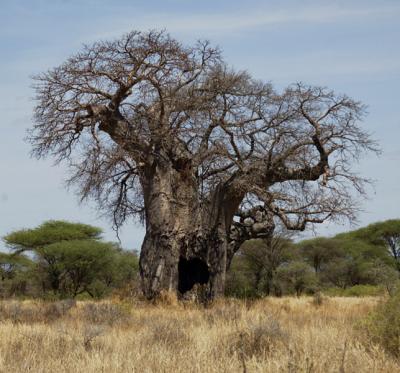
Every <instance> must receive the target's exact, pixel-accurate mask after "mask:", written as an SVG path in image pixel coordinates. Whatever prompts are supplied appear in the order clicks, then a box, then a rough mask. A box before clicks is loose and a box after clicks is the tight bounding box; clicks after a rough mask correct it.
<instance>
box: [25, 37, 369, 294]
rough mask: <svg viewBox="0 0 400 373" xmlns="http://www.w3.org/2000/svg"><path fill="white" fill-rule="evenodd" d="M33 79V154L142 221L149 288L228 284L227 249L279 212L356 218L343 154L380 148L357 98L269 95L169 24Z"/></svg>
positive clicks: (214, 288)
mask: <svg viewBox="0 0 400 373" xmlns="http://www.w3.org/2000/svg"><path fill="white" fill-rule="evenodd" d="M35 89H36V103H37V104H36V109H35V117H34V118H35V125H34V128H33V129H32V131H31V133H30V135H29V139H30V141H31V143H32V145H33V154H34V155H36V156H38V157H44V156H47V155H50V156H52V157H55V159H56V160H57V161H64V160H65V161H67V162H68V164H69V166H70V167H71V171H72V174H71V177H70V179H69V181H70V182H71V183H73V184H75V185H78V190H79V191H80V193H81V197H82V199H86V198H90V197H93V198H94V199H96V200H97V202H98V203H99V206H100V208H101V209H102V210H103V211H107V212H109V213H110V214H111V216H112V217H113V220H114V223H115V225H116V226H119V225H121V224H122V223H123V222H124V221H125V220H126V219H127V218H128V217H131V216H136V217H139V218H140V219H142V221H144V222H145V226H146V234H145V238H144V241H143V244H142V248H141V254H140V271H141V276H142V287H143V291H144V293H145V295H146V296H147V297H149V298H151V297H153V296H155V295H157V294H158V293H159V292H160V290H162V289H168V290H173V291H174V290H177V289H180V290H181V291H183V292H184V291H185V290H188V289H189V288H190V286H191V285H192V284H185V283H182V281H184V279H187V278H188V273H187V272H190V273H191V274H192V278H195V279H197V281H198V282H202V283H207V284H208V288H209V295H210V297H213V296H216V295H219V294H222V292H223V288H224V282H225V272H226V269H227V266H229V263H230V260H231V258H232V256H233V254H234V252H235V250H237V249H238V248H239V247H240V245H241V243H242V242H243V240H245V239H247V238H249V237H263V238H265V237H268V236H270V235H271V234H272V232H273V228H274V219H280V220H281V221H282V222H283V224H284V225H285V226H286V227H287V228H288V229H300V230H302V229H304V228H305V227H306V226H307V225H308V224H310V223H320V222H323V221H325V220H327V219H335V218H340V217H348V218H352V217H353V215H354V212H355V209H356V204H355V203H354V201H353V200H352V198H351V196H350V191H351V190H352V189H354V188H355V189H356V190H357V191H358V192H361V193H362V192H363V189H362V184H363V180H362V179H361V178H359V177H358V176H357V175H355V174H353V173H352V172H351V171H350V165H351V162H352V161H353V160H354V159H355V158H357V157H358V156H359V155H360V154H361V153H362V152H363V151H369V150H372V151H374V150H376V149H375V144H374V142H373V141H371V139H370V137H369V135H368V134H367V133H366V132H365V131H364V130H363V129H362V128H361V127H360V126H359V124H358V123H359V120H360V119H361V118H362V116H363V114H364V107H363V105H362V104H360V103H359V102H356V101H354V100H352V99H350V98H349V97H347V96H343V95H336V94H334V93H333V92H331V91H330V90H328V89H325V88H320V87H310V86H306V85H303V84H294V85H292V86H290V87H288V88H287V89H285V90H284V91H283V92H277V91H275V90H274V89H273V87H272V86H271V84H269V83H264V82H261V81H258V80H256V79H253V78H252V77H251V76H250V75H249V74H248V73H246V72H243V71H234V70H233V69H231V68H230V67H228V65H227V64H226V63H225V62H224V61H223V59H222V57H221V54H220V52H219V50H218V49H215V48H212V47H211V46H210V45H209V43H208V42H202V41H200V42H198V43H197V44H195V45H194V46H184V45H182V44H181V43H179V42H178V41H176V40H174V39H173V38H171V37H170V36H169V35H168V34H167V33H165V32H156V31H151V32H147V33H141V32H131V33H129V34H127V35H125V36H123V37H122V38H120V39H118V40H114V41H104V42H98V43H94V44H92V45H88V46H85V47H83V49H82V50H81V52H79V53H77V54H75V55H74V56H72V57H71V58H69V59H68V60H67V61H66V62H65V63H63V64H62V65H60V66H59V67H56V68H53V69H51V70H49V71H47V72H45V73H43V74H40V75H38V76H36V84H35ZM235 216H237V217H236V218H235ZM185 281H186V280H185Z"/></svg>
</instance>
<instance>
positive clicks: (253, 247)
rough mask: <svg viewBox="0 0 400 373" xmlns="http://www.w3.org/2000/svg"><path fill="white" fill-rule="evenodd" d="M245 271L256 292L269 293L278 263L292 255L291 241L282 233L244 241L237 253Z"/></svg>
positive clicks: (273, 288)
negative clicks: (262, 238) (263, 238)
mask: <svg viewBox="0 0 400 373" xmlns="http://www.w3.org/2000/svg"><path fill="white" fill-rule="evenodd" d="M238 255H239V257H240V258H241V259H242V261H243V263H244V265H245V267H246V273H247V276H249V278H251V279H253V287H254V289H255V291H256V292H257V293H258V294H266V295H269V294H270V293H271V292H272V291H274V290H275V293H276V290H277V289H276V288H275V286H274V285H275V277H276V269H277V268H278V266H279V265H280V264H282V263H283V262H285V261H287V260H288V259H289V258H290V257H293V255H294V253H293V244H292V241H291V240H290V239H289V238H288V237H285V236H284V235H283V234H282V235H274V237H273V238H272V239H269V240H261V239H257V240H249V241H246V242H245V243H244V244H243V245H242V247H241V249H240V251H239V253H238Z"/></svg>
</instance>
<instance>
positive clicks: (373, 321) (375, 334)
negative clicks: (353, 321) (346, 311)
mask: <svg viewBox="0 0 400 373" xmlns="http://www.w3.org/2000/svg"><path fill="white" fill-rule="evenodd" d="M399 311H400V292H398V293H397V294H396V295H395V296H394V297H392V298H389V299H387V300H386V301H384V302H382V303H380V304H379V305H378V306H377V308H376V309H375V311H374V312H372V313H371V314H370V315H369V316H368V317H367V318H366V319H365V320H364V321H363V322H362V323H361V325H359V326H360V327H361V329H362V330H363V331H364V332H365V333H366V334H367V337H368V340H369V341H371V342H373V343H378V344H380V345H381V346H382V347H383V348H384V349H385V350H386V351H388V352H389V353H391V354H393V355H394V356H396V357H400V312H399Z"/></svg>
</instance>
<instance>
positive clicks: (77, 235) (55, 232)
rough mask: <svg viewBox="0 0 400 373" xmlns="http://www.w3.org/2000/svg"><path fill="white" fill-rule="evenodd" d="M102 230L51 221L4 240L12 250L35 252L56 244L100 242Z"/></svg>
mask: <svg viewBox="0 0 400 373" xmlns="http://www.w3.org/2000/svg"><path fill="white" fill-rule="evenodd" d="M101 233H102V230H101V229H100V228H97V227H92V226H90V225H86V224H81V223H70V222H66V221H61V220H51V221H47V222H45V223H43V224H42V225H40V226H39V227H37V228H34V229H22V230H19V231H16V232H12V233H10V234H8V235H6V236H5V237H4V238H3V239H4V241H5V242H6V244H7V246H8V247H10V248H11V249H12V250H34V249H36V248H40V247H43V246H46V245H49V244H52V243H55V242H60V241H72V240H89V239H90V240H98V239H100V235H101Z"/></svg>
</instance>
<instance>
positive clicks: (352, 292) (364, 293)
mask: <svg viewBox="0 0 400 373" xmlns="http://www.w3.org/2000/svg"><path fill="white" fill-rule="evenodd" d="M384 293H385V288H384V287H383V286H382V285H354V286H352V287H349V288H346V289H343V288H337V287H336V288H328V289H325V290H324V294H325V295H329V296H333V297H375V296H380V295H383V294H384Z"/></svg>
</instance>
